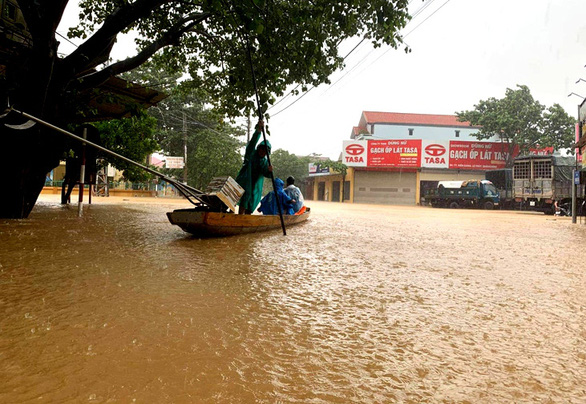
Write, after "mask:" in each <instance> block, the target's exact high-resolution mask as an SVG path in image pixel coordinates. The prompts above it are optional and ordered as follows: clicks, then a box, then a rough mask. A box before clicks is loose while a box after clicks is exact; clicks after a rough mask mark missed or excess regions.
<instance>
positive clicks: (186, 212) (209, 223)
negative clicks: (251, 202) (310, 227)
mask: <svg viewBox="0 0 586 404" xmlns="http://www.w3.org/2000/svg"><path fill="white" fill-rule="evenodd" d="M309 214H310V211H309V208H308V209H307V211H306V212H305V213H303V214H301V215H297V216H293V215H284V216H283V220H284V222H285V228H289V227H290V226H293V225H296V224H299V223H303V222H305V221H306V220H307V219H309ZM167 217H168V218H169V221H170V222H171V224H175V225H177V226H179V227H181V228H182V229H183V230H184V231H186V232H188V233H191V234H193V235H194V236H197V237H226V236H234V235H237V234H245V233H256V232H261V231H267V230H280V229H281V220H280V219H279V216H277V215H275V216H273V215H237V214H234V213H223V212H210V211H205V210H197V209H178V210H174V211H173V212H167Z"/></svg>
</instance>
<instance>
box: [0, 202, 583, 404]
mask: <svg viewBox="0 0 586 404" xmlns="http://www.w3.org/2000/svg"><path fill="white" fill-rule="evenodd" d="M312 207H313V217H312V219H311V220H310V221H309V222H307V223H305V224H303V225H300V226H298V227H294V228H291V229H290V230H289V231H288V235H287V236H286V237H283V236H282V235H281V234H280V233H279V231H276V232H273V233H265V234H253V235H244V236H237V237H233V238H227V239H207V240H199V239H194V238H191V237H190V236H189V235H187V234H186V233H183V232H182V231H181V230H180V229H179V228H178V227H175V226H171V225H170V224H169V223H168V222H167V219H166V217H165V212H166V211H167V210H169V209H170V208H172V207H170V206H164V205H160V204H159V205H147V204H125V205H122V204H119V205H115V204H110V205H93V206H91V207H90V208H89V210H88V211H87V212H86V214H85V216H84V217H83V218H81V219H79V218H77V217H76V216H77V208H76V207H75V206H73V207H70V208H62V207H60V206H58V205H56V204H52V203H45V204H41V205H39V206H38V207H36V208H35V210H34V211H33V214H32V215H31V218H30V219H27V220H12V221H7V220H5V221H3V220H0V242H1V243H2V250H1V252H0V288H1V289H0V290H1V292H0V402H85V401H88V402H132V401H133V400H135V401H136V402H202V403H218V402H231V403H232V402H241V403H249V402H262V403H275V402H287V403H293V402H298V403H308V402H312V403H347V402H362V403H374V402H380V403H382V402H413V403H419V402H470V403H478V402H485V403H494V402H538V401H543V402H560V403H561V402H564V403H566V402H583V400H584V399H585V396H586V393H585V391H584V387H583V381H584V380H586V348H585V347H586V344H585V343H586V341H585V339H586V329H585V326H584V324H586V322H585V320H586V318H585V307H586V293H585V292H586V289H585V287H586V282H585V281H586V276H585V275H584V271H583V270H582V268H583V262H584V261H585V259H586V254H585V253H584V252H583V251H582V250H581V248H582V246H583V245H584V241H585V236H584V234H585V232H586V230H585V229H584V227H580V226H573V225H572V224H571V223H570V221H569V220H564V219H561V220H560V219H558V220H554V219H553V218H551V217H547V216H542V215H534V214H523V213H507V212H483V211H482V212H481V211H464V210H435V209H430V208H405V207H381V206H364V205H362V206H361V205H342V204H327V203H313V204H312Z"/></svg>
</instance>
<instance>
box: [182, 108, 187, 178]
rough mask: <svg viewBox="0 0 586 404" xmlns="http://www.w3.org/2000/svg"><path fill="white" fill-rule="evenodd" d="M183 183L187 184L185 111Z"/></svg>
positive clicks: (184, 123)
mask: <svg viewBox="0 0 586 404" xmlns="http://www.w3.org/2000/svg"><path fill="white" fill-rule="evenodd" d="M183 183H185V184H187V120H186V117H185V111H183Z"/></svg>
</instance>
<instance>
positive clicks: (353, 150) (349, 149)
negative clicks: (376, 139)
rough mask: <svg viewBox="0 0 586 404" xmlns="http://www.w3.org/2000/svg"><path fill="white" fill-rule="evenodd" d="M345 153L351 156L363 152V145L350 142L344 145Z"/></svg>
mask: <svg viewBox="0 0 586 404" xmlns="http://www.w3.org/2000/svg"><path fill="white" fill-rule="evenodd" d="M346 153H348V154H349V155H351V156H357V155H359V154H362V153H364V147H362V146H361V145H359V144H350V145H348V146H346Z"/></svg>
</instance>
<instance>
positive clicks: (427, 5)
mask: <svg viewBox="0 0 586 404" xmlns="http://www.w3.org/2000/svg"><path fill="white" fill-rule="evenodd" d="M434 1H435V0H430V1H429V2H428V3H426V4H425V5H424V6H422V7H421V8H420V9H418V10H417V11H416V12H415V13H414V16H417V15H419V14H420V13H421V12H422V11H423V10H424V9H425V8H427V7H429V5H430V4H431V3H433V2H434ZM449 2H450V0H446V2H445V3H444V4H442V5H441V6H440V7H438V8H437V9H436V10H434V11H433V12H432V13H431V14H430V15H429V16H427V18H425V19H424V20H423V21H422V22H420V23H419V24H418V25H417V26H416V27H415V28H413V29H412V30H411V31H409V32H408V33H407V34H405V35H404V36H403V39H405V38H406V37H407V36H409V35H410V34H412V33H413V32H414V31H415V30H416V29H417V28H419V27H420V26H421V25H422V24H423V23H425V22H426V21H427V20H429V19H430V18H431V17H432V16H433V15H434V14H435V13H437V12H438V11H439V10H440V9H442V8H443V7H444V6H445V5H446V4H448V3H449ZM364 39H365V38H363V40H362V41H360V43H359V45H360V44H361V43H362V42H363V41H364ZM357 47H358V45H357V46H356V47H355V48H354V49H352V51H351V52H350V53H352V52H353V51H354V50H355V49H356V48H357ZM392 49H394V48H389V49H387V50H386V51H385V52H384V53H383V54H382V55H380V56H379V57H378V58H376V59H375V60H374V61H373V62H372V63H370V64H369V65H368V66H366V68H365V69H364V70H366V69H368V68H369V67H370V66H372V65H373V64H374V63H376V62H377V61H378V60H379V59H380V58H382V57H383V56H385V55H386V54H387V53H388V52H389V51H390V50H392ZM375 50H376V49H373V50H371V51H370V52H369V53H368V54H367V55H366V56H365V57H364V58H363V59H362V61H360V62H359V63H358V64H357V65H355V66H354V67H352V68H351V69H350V70H349V71H347V72H346V73H344V74H343V75H342V77H340V78H339V79H338V80H336V81H335V82H334V83H333V84H331V85H330V86H329V87H328V89H327V90H326V92H327V91H329V90H330V89H331V88H332V87H334V86H335V85H336V84H337V83H339V82H340V81H341V80H342V79H343V78H345V77H346V76H347V75H348V74H350V73H351V72H352V71H353V70H355V69H356V68H357V67H358V66H359V65H360V64H362V63H364V61H365V60H366V59H367V58H368V56H370V55H371V54H372V53H373V52H374V51H375ZM350 53H349V54H350ZM349 54H348V55H349ZM348 55H347V56H348ZM297 87H298V86H297ZM297 87H296V88H297ZM314 88H315V86H311V88H309V89H308V90H307V91H306V92H305V93H303V94H302V95H301V96H300V97H299V98H298V99H296V100H295V101H293V102H292V103H291V104H289V105H287V106H286V107H284V108H283V109H281V110H279V111H277V112H276V113H274V114H272V115H271V116H272V117H274V116H276V115H278V114H280V113H281V112H283V111H285V110H287V109H288V108H289V107H291V106H293V105H294V104H295V103H297V102H298V101H299V100H301V99H302V98H303V97H304V96H305V95H306V94H307V93H309V92H310V91H311V90H313V89H314ZM289 95H290V94H288V95H287V96H289ZM285 98H286V97H285ZM283 99H284V98H283ZM283 99H281V100H279V101H278V102H277V103H275V104H274V105H273V106H275V105H277V104H278V103H280V102H281V101H282V100H283ZM269 109H270V108H269Z"/></svg>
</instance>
